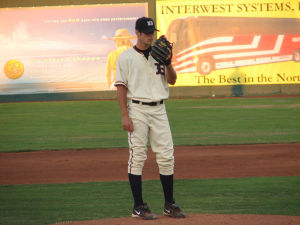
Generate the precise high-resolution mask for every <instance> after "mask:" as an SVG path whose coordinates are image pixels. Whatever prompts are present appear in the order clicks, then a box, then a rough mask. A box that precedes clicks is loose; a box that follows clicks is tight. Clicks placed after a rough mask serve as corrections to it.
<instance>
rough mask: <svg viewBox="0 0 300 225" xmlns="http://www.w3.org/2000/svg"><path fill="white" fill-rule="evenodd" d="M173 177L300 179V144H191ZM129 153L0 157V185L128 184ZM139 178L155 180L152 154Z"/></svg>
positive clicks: (237, 219)
mask: <svg viewBox="0 0 300 225" xmlns="http://www.w3.org/2000/svg"><path fill="white" fill-rule="evenodd" d="M175 157H176V158H175V178H177V179H178V178H224V177H227V178H231V177H266V176H300V143H295V144H271V145H231V146H191V147H176V148H175ZM127 160H128V150H127V149H102V150H66V151H41V152H24V153H0V184H1V185H9V184H40V183H68V182H95V181H112V180H121V181H122V180H127ZM143 179H144V180H145V179H159V174H158V169H157V165H156V162H155V156H154V154H153V153H152V151H151V150H149V151H148V160H147V162H146V164H145V168H144V173H143ZM171 223H172V224H173V225H177V224H189V225H194V224H195V225H196V224H205V225H209V224H213V225H219V224H220V225H221V224H222V225H223V224H235V225H237V224H241V225H248V224H249V225H250V224H255V225H259V224H264V225H277V224H278V225H279V224H291V225H294V224H295V225H296V224H300V217H291V216H262V215H207V214H200V215H188V217H187V218H186V219H184V220H182V219H181V220H174V219H170V218H165V217H163V216H160V217H159V219H158V220H156V221H150V222H149V221H147V222H146V221H142V220H138V219H135V220H134V219H132V218H121V219H105V220H100V221H86V222H82V221H81V222H65V223H61V224H69V225H70V224H72V225H73V224H74V225H77V224H78V225H79V224H80V225H83V224H86V225H93V224H106V225H108V224H118V225H123V224H131V225H136V224H160V225H167V224H168V225H169V224H171Z"/></svg>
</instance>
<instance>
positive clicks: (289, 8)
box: [156, 0, 300, 86]
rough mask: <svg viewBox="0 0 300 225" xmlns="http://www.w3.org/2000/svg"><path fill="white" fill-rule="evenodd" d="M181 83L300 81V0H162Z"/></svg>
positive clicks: (160, 17) (161, 15) (163, 24)
mask: <svg viewBox="0 0 300 225" xmlns="http://www.w3.org/2000/svg"><path fill="white" fill-rule="evenodd" d="M156 13H157V15H156V19H157V26H158V29H159V30H160V32H159V33H158V36H159V35H166V36H167V38H168V39H169V40H170V41H171V42H172V43H173V62H172V64H173V66H174V68H175V70H176V71H177V75H178V79H177V83H176V86H214V85H252V84H255V85H257V84H264V85H268V84H297V83H298V84H300V1H298V0H292V1H278V0H268V1H265V0H261V1H254V0H247V1H245V0H234V1H233V0H221V1H220V0H203V1H197V0H186V1H172V0H163V1H162V0H158V1H157V4H156Z"/></svg>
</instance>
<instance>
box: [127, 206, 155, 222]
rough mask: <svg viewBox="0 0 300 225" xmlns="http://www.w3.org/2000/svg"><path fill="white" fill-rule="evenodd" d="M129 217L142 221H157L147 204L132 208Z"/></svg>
mask: <svg viewBox="0 0 300 225" xmlns="http://www.w3.org/2000/svg"><path fill="white" fill-rule="evenodd" d="M131 216H132V217H136V218H138V217H140V218H142V219H144V220H155V219H157V216H156V215H155V214H153V213H152V212H151V210H150V209H149V207H148V205H147V203H144V204H143V205H140V206H137V207H135V208H133V210H132V214H131Z"/></svg>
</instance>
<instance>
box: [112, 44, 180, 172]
mask: <svg viewBox="0 0 300 225" xmlns="http://www.w3.org/2000/svg"><path fill="white" fill-rule="evenodd" d="M118 85H124V86H126V87H127V99H128V104H127V107H128V112H129V117H130V119H131V120H132V123H133V132H129V133H128V143H129V153H130V156H129V161H128V173H130V174H134V175H142V171H143V167H144V162H145V160H146V159H147V143H148V137H149V139H150V144H151V148H152V151H153V152H155V153H156V161H157V164H158V166H159V172H160V174H162V175H172V174H173V173H174V148H173V140H172V135H171V130H170V126H169V121H168V117H167V113H166V108H165V105H164V104H163V101H162V100H166V99H168V97H169V86H168V82H167V77H166V68H165V66H164V65H160V64H158V62H157V61H156V60H154V59H153V58H152V57H151V55H149V57H148V60H147V58H146V57H145V56H144V54H143V53H141V52H139V51H138V50H137V49H136V48H130V49H128V50H126V51H124V52H123V53H121V55H120V56H119V58H118V61H117V75H116V82H115V86H118ZM145 103H146V104H145Z"/></svg>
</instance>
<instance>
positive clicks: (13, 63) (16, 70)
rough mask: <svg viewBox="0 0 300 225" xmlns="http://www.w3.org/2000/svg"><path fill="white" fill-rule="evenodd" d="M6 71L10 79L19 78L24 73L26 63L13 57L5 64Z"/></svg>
mask: <svg viewBox="0 0 300 225" xmlns="http://www.w3.org/2000/svg"><path fill="white" fill-rule="evenodd" d="M4 73H5V75H6V76H7V77H8V78H10V79H18V78H19V77H21V76H22V75H23V73H24V65H23V63H22V62H20V61H19V60H16V59H11V60H9V61H8V62H7V63H6V64H5V66H4Z"/></svg>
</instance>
